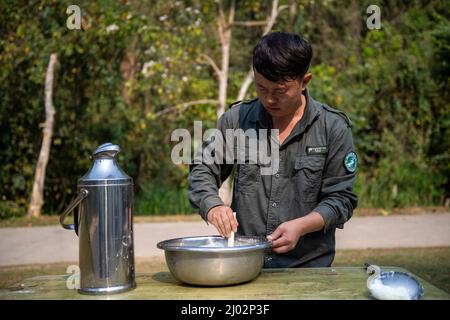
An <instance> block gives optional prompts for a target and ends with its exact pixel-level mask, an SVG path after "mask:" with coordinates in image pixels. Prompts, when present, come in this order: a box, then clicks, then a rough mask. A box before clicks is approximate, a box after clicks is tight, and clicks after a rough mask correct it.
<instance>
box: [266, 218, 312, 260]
mask: <svg viewBox="0 0 450 320" xmlns="http://www.w3.org/2000/svg"><path fill="white" fill-rule="evenodd" d="M301 224H302V223H301V221H300V220H299V219H295V220H291V221H286V222H283V223H282V224H280V225H279V226H278V228H277V229H276V230H275V231H274V232H273V233H272V234H271V235H268V236H267V239H269V240H271V241H272V251H273V252H276V253H285V252H288V251H291V250H292V249H294V248H295V246H296V245H297V242H298V239H300V237H301V236H302V235H303V231H302V226H301Z"/></svg>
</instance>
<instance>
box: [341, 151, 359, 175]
mask: <svg viewBox="0 0 450 320" xmlns="http://www.w3.org/2000/svg"><path fill="white" fill-rule="evenodd" d="M344 166H345V169H346V170H347V171H348V172H351V173H353V172H355V171H356V168H357V167H358V157H357V155H356V153H354V152H353V151H351V152H349V153H347V154H346V155H345V158H344Z"/></svg>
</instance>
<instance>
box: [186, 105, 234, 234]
mask: <svg viewBox="0 0 450 320" xmlns="http://www.w3.org/2000/svg"><path fill="white" fill-rule="evenodd" d="M226 116H227V115H226V114H224V115H222V117H220V118H219V120H218V122H217V129H219V132H217V133H218V135H219V136H217V135H216V137H215V139H222V142H221V143H217V141H215V143H216V145H217V146H220V145H222V146H223V147H224V148H223V150H225V140H224V137H225V130H226V129H227V128H232V125H231V124H230V123H228V121H227V117H226ZM211 143H214V142H213V141H212V140H211V139H209V140H207V141H205V142H203V144H202V147H201V149H200V151H199V152H201V154H198V155H197V157H196V160H195V161H194V164H192V165H191V167H190V173H189V177H188V183H189V187H188V196H189V201H190V203H191V204H192V206H193V207H194V208H195V209H197V210H198V211H199V214H200V216H201V217H202V218H203V219H204V220H205V221H207V222H210V223H212V224H213V225H214V226H215V227H216V228H217V230H218V231H219V233H220V234H221V235H223V236H228V235H229V234H230V232H231V230H233V231H236V229H237V221H236V219H234V217H233V215H232V210H231V208H230V207H228V206H225V205H224V203H223V201H222V199H221V198H220V197H219V188H220V186H221V185H222V183H223V182H224V181H225V180H226V179H227V178H228V176H229V175H230V173H231V171H232V169H233V164H226V163H225V157H222V159H219V160H220V161H212V160H213V159H212V157H208V154H209V152H205V154H206V156H207V157H208V158H207V159H206V158H203V157H200V155H204V154H203V153H204V150H205V149H208V148H210V149H209V150H211ZM223 150H216V152H218V153H220V155H219V157H218V158H220V157H221V156H222V155H223Z"/></svg>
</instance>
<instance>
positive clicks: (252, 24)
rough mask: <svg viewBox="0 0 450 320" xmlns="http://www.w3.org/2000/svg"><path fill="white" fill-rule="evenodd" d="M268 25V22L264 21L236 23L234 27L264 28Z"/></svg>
mask: <svg viewBox="0 0 450 320" xmlns="http://www.w3.org/2000/svg"><path fill="white" fill-rule="evenodd" d="M266 24H267V20H263V21H236V22H234V23H233V26H243V27H262V26H265V25H266Z"/></svg>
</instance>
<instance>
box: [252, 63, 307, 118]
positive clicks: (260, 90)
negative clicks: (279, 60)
mask: <svg viewBox="0 0 450 320" xmlns="http://www.w3.org/2000/svg"><path fill="white" fill-rule="evenodd" d="M254 72H255V87H256V93H257V94H258V97H259V99H260V100H261V103H262V105H263V106H264V108H265V109H266V110H267V112H268V113H269V114H270V115H271V116H272V117H285V116H291V115H294V114H295V112H296V111H297V110H298V108H299V107H300V105H301V97H302V90H303V89H304V88H305V87H306V83H307V82H308V81H309V79H310V75H311V74H306V75H305V77H304V78H303V79H297V80H289V81H286V82H272V81H269V80H267V79H266V78H264V77H263V76H262V75H261V74H260V73H258V72H257V71H256V70H254Z"/></svg>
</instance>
